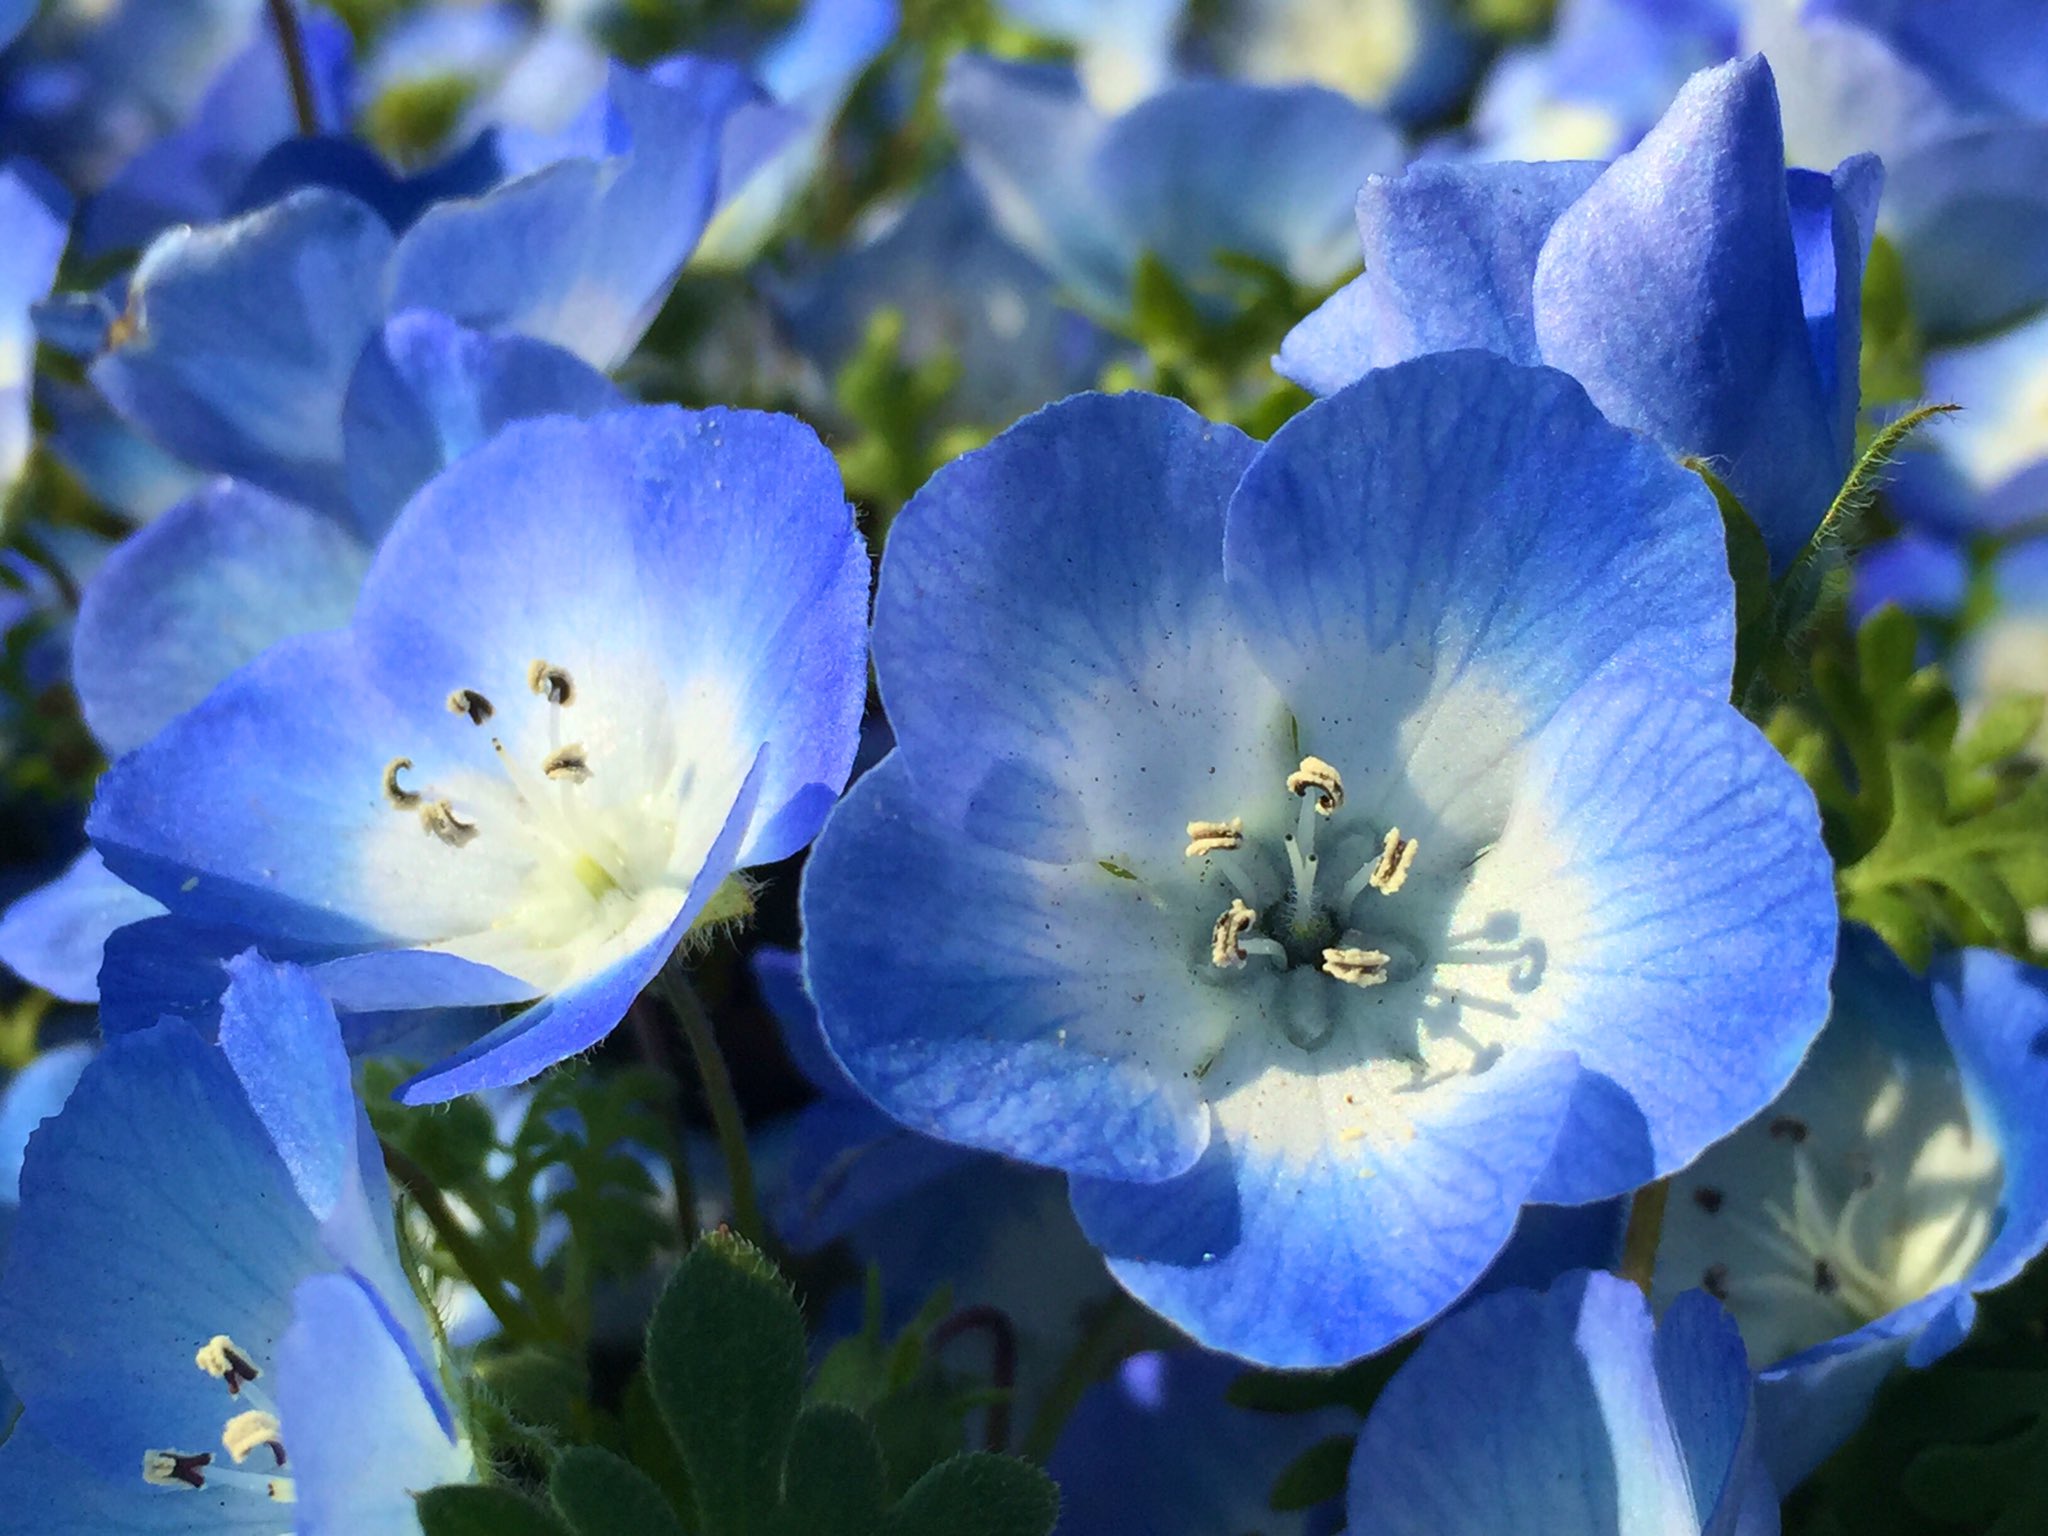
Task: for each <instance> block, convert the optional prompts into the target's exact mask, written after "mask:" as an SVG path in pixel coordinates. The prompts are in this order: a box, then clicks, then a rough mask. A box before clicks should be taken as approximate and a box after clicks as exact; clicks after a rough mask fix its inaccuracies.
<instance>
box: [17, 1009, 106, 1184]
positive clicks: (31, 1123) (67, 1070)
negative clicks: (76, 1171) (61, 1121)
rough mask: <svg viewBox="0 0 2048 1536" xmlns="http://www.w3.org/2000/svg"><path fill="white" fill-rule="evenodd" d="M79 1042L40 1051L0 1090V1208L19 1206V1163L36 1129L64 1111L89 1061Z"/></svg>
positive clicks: (88, 1047) (85, 1045) (90, 1049)
mask: <svg viewBox="0 0 2048 1536" xmlns="http://www.w3.org/2000/svg"><path fill="white" fill-rule="evenodd" d="M93 1049H94V1048H93V1046H92V1045H91V1044H90V1043H88V1042H86V1041H83V1040H78V1041H73V1042H72V1043H71V1044H70V1045H59V1046H54V1047H52V1048H51V1049H49V1050H47V1051H44V1052H43V1053H42V1054H41V1055H39V1056H38V1057H36V1059H35V1060H34V1061H31V1062H30V1063H29V1064H28V1065H27V1066H25V1067H23V1068H22V1069H21V1070H20V1071H19V1072H17V1073H15V1074H14V1076H12V1077H10V1078H9V1079H8V1080H7V1086H6V1087H5V1088H0V1206H11V1205H19V1204H20V1203H21V1160H22V1155H23V1153H25V1152H26V1151H27V1150H28V1139H29V1137H30V1136H32V1135H34V1134H35V1129H36V1127H37V1126H39V1125H41V1124H42V1123H43V1122H44V1121H45V1120H47V1119H49V1118H50V1116H52V1115H54V1114H56V1113H57V1111H58V1110H60V1109H62V1108H63V1107H64V1101H65V1100H66V1099H68V1098H70V1097H71V1090H72V1089H73V1088H74V1087H76V1086H77V1084H78V1078H79V1074H80V1073H82V1072H84V1071H85V1068H86V1064H87V1063H88V1062H90V1061H91V1060H92V1058H93Z"/></svg>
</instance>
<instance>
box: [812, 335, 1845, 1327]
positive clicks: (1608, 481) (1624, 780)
mask: <svg viewBox="0 0 2048 1536" xmlns="http://www.w3.org/2000/svg"><path fill="white" fill-rule="evenodd" d="M1720 541H1721V531H1720V523H1719V517H1718V514H1717V512H1716V510H1715V508H1714V506H1713V503H1712V501H1711V498H1710V497H1708V496H1707V495H1706V493H1705V490H1704V488H1703V487H1702V486H1700V485H1698V484H1697V482H1696V481H1694V480H1692V479H1689V478H1688V476H1687V474H1686V472H1685V471H1683V470H1681V469H1679V468H1678V467H1677V466H1675V465H1673V464H1671V463H1670V462H1669V461H1668V460H1667V459H1666V458H1665V457H1664V456H1663V455H1662V454H1661V453H1659V452H1657V451H1656V450H1655V449H1654V448H1653V447H1652V446H1651V445H1649V444H1646V443H1644V442H1642V441H1641V440H1639V439H1637V438H1634V437H1632V436H1630V435H1629V434H1626V433H1623V432H1621V431H1619V430H1618V429H1616V428H1614V427H1612V426H1610V425H1609V424H1608V423H1606V422H1605V421H1604V420H1602V419H1601V418H1600V416H1599V414H1598V413H1597V412H1596V411H1595V410H1594V409H1593V407H1592V406H1591V404H1590V403H1589V402H1588V401H1587V400H1586V398H1585V395H1584V393H1583V391H1581V390H1580V389H1579V388H1578V387H1577V386H1576V385H1575V384H1573V383H1572V382H1571V381H1570V380H1569V379H1567V378H1565V377H1563V376H1562V375H1560V374H1557V373H1555V372H1552V371H1547V370H1532V369H1522V368H1517V367H1514V366H1512V365H1510V364H1507V363H1505V362H1503V361H1501V360H1500V359H1497V358H1492V357H1488V356H1486V355H1483V354H1478V353H1464V354H1455V355H1446V356H1438V357H1432V358H1428V359H1423V360H1421V361H1418V362H1415V363H1412V364H1407V365H1404V366H1401V367H1398V368H1394V369H1388V370H1382V371H1379V372H1376V373H1373V374H1371V375H1369V376H1368V377H1367V378H1366V379H1365V380H1363V381H1361V382H1360V383H1359V384H1358V385H1356V386H1353V387H1352V388H1351V389H1349V390H1346V391H1343V392H1341V393H1339V394H1338V395H1336V396H1333V397H1331V398H1330V399H1328V400H1326V401H1324V402H1321V403H1319V404H1317V405H1314V406H1311V407H1310V408H1309V409H1308V410H1307V411H1304V412H1303V413H1302V414H1301V415H1300V416H1298V417H1296V418H1295V419H1294V420H1293V421H1292V422H1290V423H1289V424H1288V425H1287V426H1286V427H1284V428H1282V429H1281V431H1280V432H1279V433H1278V434H1277V435H1276V436H1275V437H1274V439H1273V440H1272V442H1271V443H1270V444H1268V445H1267V446H1266V447H1265V448H1263V449H1258V448H1257V447H1256V445H1254V444H1253V443H1251V442H1250V441H1249V440H1247V439H1245V438H1243V437H1241V436H1240V435H1238V434H1236V433H1234V432H1232V431H1230V430H1228V429H1226V428H1221V427H1217V426H1214V425H1212V424H1210V423H1207V422H1204V421H1202V420H1201V419H1200V418H1198V417H1196V416H1194V415H1192V414H1191V413H1189V412H1188V411H1186V410H1185V409H1183V408H1181V407H1179V406H1176V405H1173V404H1171V403H1169V402H1166V401H1162V400H1157V399H1152V398H1149V397H1143V396H1126V397H1115V398H1103V397H1090V396H1084V397H1080V398H1077V399H1075V400H1072V401H1068V402H1065V403H1063V404H1061V405H1059V406H1055V407H1052V408H1049V409H1048V410H1046V411H1044V412H1041V413H1040V414H1038V415H1037V416H1034V417H1031V418H1028V419H1027V420H1026V421H1025V422H1023V423H1021V424H1020V425H1019V426H1017V427H1016V428H1013V429H1012V430H1011V431H1010V432H1009V433H1007V434H1005V435H1004V436H1003V437H1001V438H999V439H997V441H996V442H995V443H994V444H993V445H991V446H990V447H989V448H987V449H985V450H982V451H981V452H979V453H976V454H971V455H969V456H967V457H966V458H964V459H962V460H960V461H958V462H957V463H956V464H954V465H952V466H949V467H948V468H946V469H944V470H942V471H941V472H940V473H939V474H938V475H937V476H935V477H934V479H933V480H932V482H931V483H930V484H929V485H928V486H927V487H926V488H925V490H924V491H922V492H921V493H920V494H919V496H918V497H917V498H916V499H915V500H914V501H913V502H912V504H911V506H910V507H909V508H908V509H906V511H905V513H904V514H903V516H902V518H901V520H900V522H899V523H898V525H897V528H896V531H895V533H894V535H893V536H892V539H891V542H890V551H889V554H888V556H887V558H886V560H885V561H884V565H883V575H882V583H881V594H880V597H879V599H878V606H877V614H876V657H877V667H878V670H879V674H880V682H881V689H882V695H883V699H884V701H885V703H886V704H887V706H888V708H889V712H890V718H891V720H892V721H893V723H894V726H895V729H896V733H897V750H896V751H895V753H894V754H893V755H892V756H891V757H890V758H889V759H888V760H887V761H886V762H885V763H883V764H882V765H881V766H880V767H878V768H876V769H875V770H873V771H872V772H871V773H870V774H868V776H867V777H865V778H864V779H863V780H861V781H860V782H859V783H858V784H857V785H856V786H855V787H854V789H853V790H852V792H851V793H850V795H849V796H848V798H847V799H846V800H845V801H844V802H843V803H842V805H841V806H840V808H839V809H838V810H837V812H836V813H835V814H834V817H833V819H832V822H831V824H830V827H829V828H828V831H827V833H826V834H825V836H824V837H823V838H822V840H821V842H820V844H819V847H818V848H817V850H816V851H815V853H814V855H813V859H812V862H811V865H810V869H809V873H808V876H807V880H806V886H805V893H804V904H805V915H806V933H807V935H808V943H809V954H808V962H807V964H808V975H809V980H810V984H811V989H812V993H813V995H814V996H815V997H816V998H817V1000H818V1004H819V1009H820V1013H821V1016H822V1019H823V1023H824V1028H825V1030H826V1033H827V1035H828V1037H829V1038H830V1039H831V1042H832V1046H833V1049H834V1051H835V1052H836V1053H837V1055H838V1057H839V1059H840V1060H841V1061H842V1062H843V1063H844V1065H845V1066H846V1068H847V1070H848V1071H849V1072H850V1073H851V1074H852V1075H853V1077H854V1079H855V1080H856V1081H857V1082H858V1083H859V1085H860V1086H861V1087H862V1089H863V1090H864V1091H866V1092H867V1093H869V1094H870V1095H872V1096H873V1097H874V1098H875V1099H876V1100H877V1101H878V1102H879V1103H880V1104H881V1105H882V1106H883V1107H884V1108H885V1109H887V1110H888V1111H889V1112H890V1113H891V1114H893V1115H895V1116H896V1117H897V1118H899V1119H901V1120H903V1121H905V1122H907V1123H908V1124H910V1125H912V1126H913V1127H915V1128H917V1129H920V1130H923V1131H926V1132H928V1133H930V1134H934V1135H939V1136H942V1137H945V1138H948V1139H951V1140H956V1141H962V1142H966V1143H968V1144H970V1145H975V1146H981V1147H985V1148H989V1149H992V1150H997V1151H1001V1152H1004V1153H1007V1154H1009V1155H1011V1156H1014V1157H1018V1158H1021V1159H1024V1160H1028V1161H1033V1162H1038V1163H1042V1164H1046V1165H1049V1166H1052V1167H1056V1168H1061V1169H1064V1170H1065V1171H1066V1172H1068V1173H1069V1174H1070V1175H1071V1176H1072V1180H1073V1185H1072V1188H1073V1199H1074V1204H1075V1209H1076V1212H1077V1214H1078V1215H1079V1216H1080V1218H1081V1222H1082V1226H1083V1228H1084V1229H1085V1230H1086V1231H1087V1232H1088V1233H1089V1235H1090V1237H1091V1238H1092V1239H1093V1240H1094V1241H1095V1242H1096V1243H1097V1244H1098V1245H1100V1246H1101V1247H1102V1248H1103V1250H1104V1251H1105V1253H1106V1254H1107V1255H1108V1257H1109V1259H1110V1264H1111V1268H1112V1271H1113V1272H1114V1273H1115V1274H1116V1275H1117V1277H1118V1279H1119V1280H1120V1281H1121V1282H1122V1283H1123V1284H1124V1285H1125V1286H1126V1287H1127V1288H1128V1289H1130V1290H1131V1291H1132V1292H1133V1293H1134V1294H1135V1295H1137V1296H1138V1297H1139V1298H1140V1299H1141V1300H1143V1301H1145V1302H1147V1303H1148V1304H1149V1305H1151V1306H1153V1307H1154V1308H1155V1309H1157V1310H1159V1311H1161V1312H1163V1313H1164V1314H1165V1315H1166V1316H1167V1317H1168V1318H1169V1319H1171V1320H1172V1321H1174V1322H1175V1323H1177V1324H1179V1325H1180V1326H1181V1327H1183V1328H1185V1329H1187V1330H1188V1331H1189V1332H1190V1333H1192V1334H1193V1335H1194V1336H1195V1337H1196V1338H1197V1339H1198V1340H1200V1341H1201V1342H1203V1343H1205V1344H1207V1345H1209V1346H1210V1347H1212V1348H1217V1349H1222V1350H1225V1351H1228V1352H1231V1353H1236V1354H1241V1355H1245V1356H1248V1357H1250V1358H1253V1359H1257V1360H1261V1361H1265V1362H1268V1363H1272V1364H1281V1365H1324V1364H1329V1363H1333V1362H1337V1361H1342V1360H1348V1359H1351V1358H1354V1357H1356V1356H1358V1355H1361V1354H1364V1353H1367V1352H1369V1351H1371V1350H1373V1349H1377V1348H1380V1347H1382V1346H1384V1345H1385V1344H1387V1343H1389V1342H1391V1341H1392V1340H1393V1339H1395V1338H1397V1337H1399V1336H1400V1335H1401V1334H1403V1333H1405V1332H1407V1331H1409V1330H1410V1329H1412V1328H1414V1327H1415V1326H1417V1325H1419V1324H1420V1323H1422V1322H1425V1321H1427V1320H1428V1319H1429V1318H1430V1317H1432V1316H1434V1315H1435V1314H1436V1313H1438V1312H1439V1311H1441V1310H1442V1309H1443V1308H1444V1307H1445V1306H1447V1305H1449V1304H1450V1302H1451V1301H1453V1300H1454V1299H1455V1298H1456V1297H1457V1296H1458V1295H1459V1294H1461V1293H1462V1292H1463V1291H1464V1290H1465V1289H1466V1288H1467V1287H1468V1286H1469V1285H1470V1284H1471V1283H1472V1281H1473V1280H1474V1279H1476V1278H1477V1277H1478V1275H1479V1274H1480V1272H1481V1271H1482V1270H1483V1269H1484V1268H1485V1267H1486V1265H1487V1263H1488V1262H1489V1261H1490V1260H1492V1258H1493V1257H1494V1256H1495V1254H1496V1253H1497V1252H1498V1251H1499V1250H1500V1248H1501V1246H1502V1245H1503V1243H1504V1242H1505V1241H1506V1239H1507V1237H1508V1234H1509V1231H1510V1229H1511V1228H1512V1226H1513V1224H1514V1221H1515V1217H1516V1213H1517V1212H1518V1211H1519V1209H1520V1207H1521V1206H1522V1205H1523V1204H1524V1203H1525V1202H1527V1201H1530V1200H1537V1201H1544V1202H1552V1203H1560V1204H1578V1203H1583V1202H1588V1201H1592V1200H1597V1199H1601V1198H1605V1197H1607V1196H1610V1195H1614V1194H1617V1193H1621V1192H1624V1191H1626V1190H1628V1189H1631V1188H1633V1187H1635V1186H1636V1185H1637V1184H1640V1183H1641V1182H1643V1181H1644V1180H1646V1179H1648V1178H1651V1177H1654V1176H1656V1175H1658V1174H1660V1173H1663V1172H1668V1171H1670V1170H1672V1169H1675V1168H1677V1167H1680V1166H1682V1165H1683V1164H1684V1163H1686V1162H1687V1161H1689V1160H1690V1159H1691V1158H1692V1157H1694V1156H1696V1155H1697V1154H1698V1153H1699V1152H1700V1151H1701V1150H1703V1149H1704V1148H1705V1147H1706V1146H1707V1145H1708V1144H1709V1143H1710V1142H1712V1141H1713V1140H1715V1139H1716V1138H1717V1137H1718V1136H1721V1135H1724V1134H1725V1133H1726V1131H1727V1130H1728V1128H1729V1127H1731V1126H1733V1125H1736V1124H1739V1123H1740V1122H1741V1121H1742V1120H1744V1119H1745V1118H1747V1117H1748V1116H1749V1115H1751V1114H1754V1113H1755V1112H1756V1110H1757V1109H1758V1108H1760V1107H1761V1106H1762V1105H1763V1104H1764V1103H1765V1102H1766V1101H1767V1100H1768V1099H1769V1097H1770V1095H1771V1094H1772V1093H1773V1092H1775V1091H1776V1090H1777V1089H1778V1087H1780V1086H1781V1085H1782V1084H1783V1083H1784V1082H1785V1081H1786V1080H1788V1079H1789V1078H1790V1076H1791V1074H1792V1071H1793V1069H1794V1067H1795V1066H1796V1064H1797V1062H1798V1059H1799V1057H1800V1055H1801V1053H1802V1052H1803V1051H1804V1049H1805V1047H1806V1044H1807V1042H1808V1041H1809V1040H1810V1039H1811V1038H1812V1035H1813V1033H1814V1032H1815V1030H1816V1029H1817V1028H1818V1027H1819V1024H1820V1021H1821V1019H1822V1018H1823V1017H1824V1016H1825V1012H1826V1006H1827V1004H1826V976H1827V970H1828V966H1829V963H1830V960H1831V958H1832V955H1833V949H1834V927H1835V916H1834V903H1833V899H1832V894H1831V881H1830V877H1829V873H1828V865H1827V859H1826V855H1825V853H1824V851H1823V849H1822V847H1821V845H1820V842H1819V839H1818V836H1817V833H1816V825H1817V823H1816V816H1815V811H1814V807H1813V804H1812V800H1811V797H1810V795H1809V794H1808V793H1807V791H1806V790H1805V788H1804V787H1803V786H1802V785H1801V784H1800V783H1799V781H1798V780H1797V778H1796V777H1795V776H1794V775H1793V774H1792V773H1791V772H1790V770H1789V769H1788V768H1786V766H1785V765H1784V763H1783V760H1782V759H1780V758H1779V757H1778V756H1777V754H1776V753H1775V752H1773V751H1772V750H1771V749H1770V748H1769V747H1768V745H1767V744H1766V743H1765V742H1764V741H1763V739H1762V737H1761V736H1759V735H1758V734H1757V733H1756V732H1755V731H1754V729H1753V728H1751V727H1750V726H1749V725H1748V724H1746V723H1745V722H1744V721H1743V720H1742V719H1741V718H1740V717H1739V716H1738V715H1737V714H1736V713H1735V711H1734V710H1732V709H1731V708H1730V707H1729V706H1728V705H1727V704H1726V703H1724V702H1723V700H1724V699H1725V697H1726V691H1727V685H1728V674H1729V667H1730V650H1731V646H1730V636H1729V625H1730V612H1729V607H1730V604H1729V597H1728V588H1727V583H1726V578H1725V575H1724V573H1723V570H1722V566H1721V558H1720V551H1721V543H1720ZM1707 996H1711V997H1713V998H1714V999H1715V1000H1716V1004H1715V1006H1714V1007H1713V1008H1711V1009H1703V1008H1702V1007H1701V1006H1700V1003H1699V999H1700V998H1702V997H1707ZM1425 1211H1426V1212H1427V1213H1428V1215H1427V1217H1426V1218H1424V1217H1423V1216H1422V1215H1421V1214H1420V1213H1422V1212H1425Z"/></svg>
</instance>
